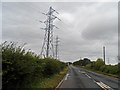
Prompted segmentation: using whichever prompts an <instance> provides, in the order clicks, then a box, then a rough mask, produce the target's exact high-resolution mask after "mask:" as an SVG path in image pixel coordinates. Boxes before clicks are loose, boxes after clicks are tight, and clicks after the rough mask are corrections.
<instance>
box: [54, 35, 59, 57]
mask: <svg viewBox="0 0 120 90" xmlns="http://www.w3.org/2000/svg"><path fill="white" fill-rule="evenodd" d="M58 45H59V38H58V36H56V41H55V58H56V59H59V55H58Z"/></svg>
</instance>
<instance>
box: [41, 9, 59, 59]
mask: <svg viewBox="0 0 120 90" xmlns="http://www.w3.org/2000/svg"><path fill="white" fill-rule="evenodd" d="M54 12H55V13H57V14H59V13H58V12H57V11H56V10H54V9H53V8H52V7H50V8H49V11H48V12H47V13H42V14H44V15H45V16H46V17H47V19H46V20H45V21H40V22H41V23H44V24H45V26H46V27H45V28H41V29H43V30H45V36H44V42H43V45H42V50H41V54H40V56H41V57H44V58H47V57H52V58H54V45H53V28H54V27H55V28H57V29H58V27H56V26H55V25H54V24H53V21H54V20H55V19H58V20H60V19H59V18H58V17H57V16H55V15H53V13H54Z"/></svg>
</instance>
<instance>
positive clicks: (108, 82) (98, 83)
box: [58, 65, 119, 90]
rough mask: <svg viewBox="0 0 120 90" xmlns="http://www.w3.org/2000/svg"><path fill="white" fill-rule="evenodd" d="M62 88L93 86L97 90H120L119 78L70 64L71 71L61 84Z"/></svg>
mask: <svg viewBox="0 0 120 90" xmlns="http://www.w3.org/2000/svg"><path fill="white" fill-rule="evenodd" d="M62 88H76V89H80V88H81V89H83V88H86V89H87V88H90V89H91V88H92V89H96V90H119V89H118V79H117V78H113V77H109V76H105V75H102V74H98V73H95V72H92V71H88V70H85V69H83V68H78V67H75V66H72V65H69V71H68V73H67V74H66V76H65V77H64V79H63V82H62V83H61V85H60V86H59V88H58V90H59V89H62Z"/></svg>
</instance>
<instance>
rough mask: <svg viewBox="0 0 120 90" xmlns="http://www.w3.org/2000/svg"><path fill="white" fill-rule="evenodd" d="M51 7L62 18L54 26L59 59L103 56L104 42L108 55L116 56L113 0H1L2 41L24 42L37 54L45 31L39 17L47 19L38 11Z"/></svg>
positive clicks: (115, 17) (115, 6) (115, 22)
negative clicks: (72, 0)
mask: <svg viewBox="0 0 120 90" xmlns="http://www.w3.org/2000/svg"><path fill="white" fill-rule="evenodd" d="M50 6H53V8H54V9H56V10H57V11H58V12H59V13H60V14H59V15H58V16H59V18H60V19H62V21H58V20H56V21H55V24H56V26H58V27H59V28H60V29H54V36H56V35H58V36H59V38H60V44H59V56H60V59H61V60H64V61H74V60H76V59H79V58H80V57H88V58H91V59H92V60H94V59H95V58H97V57H102V46H103V45H105V46H106V47H107V57H110V58H113V59H114V58H115V57H116V56H117V52H116V50H117V45H116V44H117V43H118V42H117V15H116V12H117V4H116V3H98V2H97V3H96V2H79V3H78V2H75V3H68V2H66V3H64V2H61V3H59V2H54V3H50V2H46V3H44V2H39V3H35V2H31V3H30V2H24V3H15V2H14V3H9V2H6V3H3V5H2V8H3V12H2V13H3V16H2V19H3V21H2V26H3V30H2V31H3V33H2V35H3V41H5V40H8V41H17V42H23V43H24V42H26V43H27V45H26V46H25V48H26V49H31V50H33V51H34V52H35V53H37V54H39V53H40V51H41V47H42V43H43V38H44V30H41V29H40V28H41V27H44V25H43V24H41V23H39V20H45V19H46V17H45V16H44V15H42V14H41V13H42V12H47V11H48V8H49V7H50ZM54 38H55V37H54ZM111 50H112V52H111ZM111 62H113V61H111ZM114 62H115V61H114Z"/></svg>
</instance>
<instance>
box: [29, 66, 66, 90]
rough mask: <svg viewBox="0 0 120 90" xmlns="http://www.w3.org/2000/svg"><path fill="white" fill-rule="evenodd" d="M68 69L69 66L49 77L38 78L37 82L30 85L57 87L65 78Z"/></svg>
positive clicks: (35, 86) (34, 86) (32, 86)
mask: <svg viewBox="0 0 120 90" xmlns="http://www.w3.org/2000/svg"><path fill="white" fill-rule="evenodd" d="M67 71H68V67H66V68H64V69H63V70H62V71H61V72H60V73H57V74H54V75H52V76H50V77H49V78H44V79H42V80H38V81H37V82H35V83H31V84H30V85H29V86H27V87H30V88H55V87H57V85H58V84H59V83H60V81H61V80H62V79H63V77H64V76H65V75H66V73H67Z"/></svg>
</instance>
